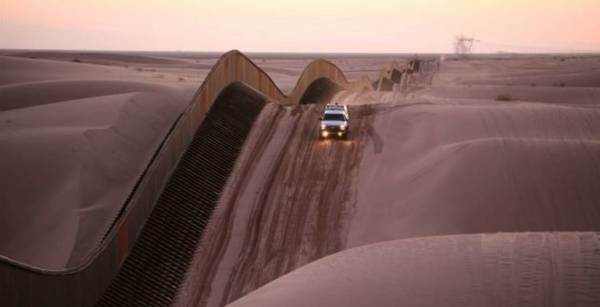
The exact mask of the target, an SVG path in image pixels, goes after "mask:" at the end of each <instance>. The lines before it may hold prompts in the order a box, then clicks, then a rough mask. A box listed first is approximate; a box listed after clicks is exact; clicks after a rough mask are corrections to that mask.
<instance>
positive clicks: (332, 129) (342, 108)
mask: <svg viewBox="0 0 600 307" xmlns="http://www.w3.org/2000/svg"><path fill="white" fill-rule="evenodd" d="M319 124H320V129H319V137H320V138H321V139H328V138H342V139H347V138H348V132H349V125H350V116H348V107H347V106H346V105H339V104H328V105H326V106H325V110H323V115H322V116H321V120H320V123H319Z"/></svg>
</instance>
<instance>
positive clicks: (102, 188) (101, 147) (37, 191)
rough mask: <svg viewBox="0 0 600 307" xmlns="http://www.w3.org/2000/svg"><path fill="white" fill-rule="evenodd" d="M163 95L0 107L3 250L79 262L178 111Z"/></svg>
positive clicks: (28, 258) (29, 259)
mask: <svg viewBox="0 0 600 307" xmlns="http://www.w3.org/2000/svg"><path fill="white" fill-rule="evenodd" d="M168 101H173V98H171V97H169V96H165V95H160V94H155V93H128V94H120V95H108V96H102V97H94V98H86V99H80V100H72V101H66V102H60V103H54V104H48V105H42V106H37V107H32V108H25V109H15V110H11V111H3V113H2V121H0V126H1V127H2V128H1V129H0V147H1V148H3V150H2V159H0V169H2V172H3V176H2V177H1V179H0V186H2V191H3V193H2V195H1V196H0V202H1V203H2V204H3V209H2V210H3V212H4V214H2V215H1V217H0V225H1V226H0V231H2V232H3V233H9V232H10V233H12V234H13V235H11V236H3V237H2V242H0V246H1V247H2V249H3V250H2V254H4V255H7V256H9V257H13V258H15V259H20V260H21V261H24V262H26V263H31V264H34V265H37V266H45V267H50V268H62V267H66V266H67V264H68V263H69V262H73V263H78V262H79V261H81V257H83V256H85V255H86V254H87V253H88V252H89V250H90V249H91V248H94V247H95V246H96V244H97V243H98V242H99V241H100V239H101V237H102V236H103V234H104V232H105V231H107V230H108V227H109V225H110V223H111V221H112V219H113V218H114V217H115V216H116V214H117V212H118V210H119V208H120V207H121V206H122V204H123V201H124V200H125V199H126V198H127V196H128V195H129V193H130V191H131V189H132V187H133V184H134V183H135V181H136V180H137V177H138V176H139V174H140V173H141V171H142V170H143V169H144V168H145V166H146V164H147V163H148V161H149V159H150V157H151V155H152V153H153V149H154V148H156V147H157V146H158V144H159V142H160V139H161V138H160V136H161V135H164V134H165V133H166V132H167V131H168V129H169V127H170V125H171V123H172V122H173V120H174V117H175V116H176V115H177V109H178V108H177V105H176V104H175V103H173V102H172V104H171V105H169V104H166V102H168ZM32 219H33V220H32ZM22 242H29V243H28V244H27V245H26V246H27V247H28V248H24V247H23V243H22ZM45 250H51V251H52V252H49V253H46V252H44V251H45Z"/></svg>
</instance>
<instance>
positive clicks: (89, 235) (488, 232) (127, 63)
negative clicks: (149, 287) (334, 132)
mask: <svg viewBox="0 0 600 307" xmlns="http://www.w3.org/2000/svg"><path fill="white" fill-rule="evenodd" d="M218 56H219V55H218V54H193V53H141V52H137V53H134V52H131V53H110V52H62V51H61V52H57V51H0V67H2V68H3V69H2V71H1V72H0V149H1V150H0V173H1V174H2V175H1V176H0V191H1V192H0V203H1V204H2V206H1V208H0V233H2V234H4V235H2V236H0V255H2V256H5V257H9V258H11V259H14V260H16V261H19V262H22V263H25V264H28V265H31V266H35V267H42V268H47V269H62V268H68V267H72V266H76V265H77V264H80V263H81V262H82V261H84V260H85V258H86V256H88V255H89V253H90V251H91V250H92V248H94V247H95V246H96V245H97V244H98V242H99V241H100V240H101V239H102V237H103V235H104V234H105V233H106V231H107V229H108V228H109V227H110V225H111V223H112V221H113V220H114V218H115V216H116V215H117V214H118V212H119V210H120V209H121V208H122V206H123V204H124V202H125V201H126V199H127V197H128V195H129V193H130V191H131V189H132V187H133V185H134V184H135V182H136V180H137V179H138V177H139V176H140V175H141V173H142V171H143V169H144V168H145V167H146V166H147V164H148V161H149V159H150V158H151V156H152V154H153V153H154V152H155V150H156V149H157V147H158V146H159V144H160V142H161V140H162V139H163V138H164V136H165V135H166V133H167V132H168V129H169V128H170V127H171V125H172V124H173V122H174V121H175V119H176V118H177V116H179V114H181V112H182V111H183V110H184V109H185V107H186V106H187V105H188V103H189V102H190V99H191V97H192V96H193V94H194V92H195V91H196V89H197V88H198V86H199V85H200V83H201V81H202V80H203V79H204V78H205V76H206V75H207V73H208V71H209V70H210V68H211V67H212V65H213V64H214V63H215V61H216V59H217V58H218ZM312 57H313V56H307V55H274V54H257V55H251V58H252V59H253V60H255V61H256V63H257V64H258V65H259V66H261V67H263V68H265V70H266V71H267V72H268V73H269V74H270V75H271V76H272V77H273V79H274V81H275V82H276V83H277V85H278V86H280V87H281V88H282V89H283V90H284V91H286V92H288V91H289V90H290V89H291V88H293V86H294V84H295V83H296V80H297V79H298V77H299V74H300V73H301V71H302V69H303V68H304V67H305V66H306V64H307V63H308V62H309V61H310V60H311V59H312ZM411 57H412V55H411V56H400V55H398V56H393V55H385V56H368V55H362V56H347V55H328V59H330V60H332V61H333V62H334V63H335V64H337V65H339V66H340V67H341V69H342V70H343V71H345V72H347V75H348V77H349V78H350V79H357V78H362V77H364V76H368V77H370V78H372V79H375V78H376V77H377V76H378V75H379V72H380V71H381V69H382V68H384V67H387V65H389V63H391V62H392V61H398V62H406V61H408V60H409V59H410V58H411ZM334 99H335V100H336V101H339V102H342V103H347V104H349V105H350V116H351V119H352V122H351V126H350V131H351V138H350V140H347V141H318V140H317V132H318V125H317V124H316V123H317V119H318V117H319V113H320V111H321V108H322V106H319V105H303V106H295V107H282V106H279V105H276V104H270V105H267V106H266V107H265V108H264V110H263V111H262V113H261V114H260V116H259V119H258V120H257V122H256V123H255V125H254V127H253V129H252V131H251V132H250V135H249V137H248V139H247V140H246V142H245V145H244V147H243V149H242V153H241V155H240V156H239V158H238V160H237V162H236V165H235V167H234V169H233V172H232V174H231V175H230V177H229V180H228V182H227V185H226V187H225V190H224V191H223V193H222V195H221V198H220V200H219V204H218V207H217V208H216V211H215V213H214V214H213V216H212V217H211V220H210V222H209V227H208V229H207V230H206V231H205V233H204V235H203V237H202V241H201V244H200V246H198V248H197V250H196V254H195V257H194V259H193V261H192V265H191V267H190V269H189V270H188V274H187V276H186V280H185V282H184V284H183V285H182V287H181V288H180V290H179V291H178V296H177V300H176V302H175V305H179V306H223V305H227V304H229V303H233V305H235V306H247V305H249V306H259V305H260V306H269V305H271V306H275V305H290V306H295V305H294V304H296V306H331V305H348V306H352V305H354V306H362V305H371V304H372V305H384V306H388V305H389V306H392V305H398V304H407V305H423V306H438V305H440V304H446V305H453V306H481V305H499V306H513V305H519V304H529V305H531V306H548V305H555V306H596V305H600V298H599V297H598V296H597V293H600V290H599V289H600V282H599V280H598V270H599V264H598V261H597V258H598V257H597V252H598V239H597V235H596V234H594V233H593V232H598V231H600V207H599V206H598V204H599V203H600V189H598V188H597V184H596V183H597V182H599V181H600V161H599V160H600V106H599V104H598V102H599V101H600V57H599V56H560V55H544V56H539V55H538V56H511V55H501V56H476V57H473V58H471V59H461V60H456V59H447V60H446V61H443V62H441V63H440V66H439V70H438V69H437V68H436V69H429V70H427V71H424V72H422V73H420V74H417V75H414V76H411V82H410V84H409V86H408V87H407V88H404V89H401V90H398V89H396V91H393V92H361V93H353V92H347V91H342V92H340V93H338V94H337V96H336V97H335V98H334ZM498 233H500V234H498ZM23 242H27V244H23Z"/></svg>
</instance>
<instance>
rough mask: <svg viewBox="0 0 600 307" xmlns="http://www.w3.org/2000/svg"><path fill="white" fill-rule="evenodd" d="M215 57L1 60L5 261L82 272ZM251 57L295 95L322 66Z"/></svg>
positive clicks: (23, 55) (362, 61)
mask: <svg viewBox="0 0 600 307" xmlns="http://www.w3.org/2000/svg"><path fill="white" fill-rule="evenodd" d="M219 56H221V54H211V53H180V52H179V53H156V52H154V53H147V52H77V51H19V50H0V67H2V70H1V71H0V148H1V149H2V150H1V151H0V173H1V174H2V175H1V176H0V191H1V193H0V203H1V204H2V208H0V210H1V212H0V225H1V226H0V232H1V233H3V234H5V235H2V236H0V255H2V256H4V257H8V258H11V259H13V260H15V261H17V262H20V263H23V264H25V265H28V266H33V267H39V268H43V269H50V270H53V269H64V268H71V267H76V266H78V265H80V264H82V263H83V262H84V261H85V260H86V258H87V257H88V256H89V255H90V253H91V251H92V250H93V249H94V248H95V247H96V246H98V244H99V242H100V241H101V240H102V238H103V236H104V235H105V234H106V232H107V230H108V229H109V227H110V225H111V224H112V223H113V221H114V219H115V217H116V216H117V214H118V213H119V210H121V208H122V207H123V205H124V203H125V202H126V200H127V198H128V196H129V194H130V192H131V190H132V188H133V186H134V184H135V182H136V181H137V180H138V178H139V176H140V175H141V174H142V171H143V170H144V169H145V167H146V166H147V164H148V162H149V159H150V158H151V156H152V154H153V153H154V152H155V151H156V150H157V148H158V146H159V144H160V142H161V141H162V140H163V138H164V137H165V135H166V133H167V132H168V129H169V128H170V127H171V125H172V124H173V123H174V121H175V119H176V118H177V117H178V116H179V114H181V113H182V112H183V110H184V109H185V108H186V106H187V105H188V104H189V103H190V100H191V98H192V96H193V94H194V93H195V92H196V90H197V89H198V87H199V86H200V84H201V83H202V81H203V80H204V78H205V77H206V75H207V74H208V72H209V70H210V69H211V68H212V66H213V65H214V63H215V62H216V60H217V59H218V57H219ZM255 57H256V62H257V63H258V64H259V65H263V66H264V67H265V69H266V70H267V72H269V74H270V75H271V76H272V77H273V78H274V80H275V82H277V84H278V86H280V87H281V88H282V89H284V90H286V91H288V90H291V88H293V86H294V85H295V84H296V82H297V80H298V77H299V75H300V73H301V71H302V70H303V69H304V67H305V66H306V65H307V64H308V63H309V62H310V61H311V60H313V59H315V58H316V57H318V56H315V55H309V56H305V55H302V56H289V55H276V54H264V55H260V54H257V55H255ZM342 62H346V63H349V64H350V65H353V64H352V63H353V62H356V63H359V64H358V65H362V66H365V65H366V67H369V68H368V70H370V71H378V70H380V69H381V68H382V67H383V66H384V65H385V63H386V62H387V58H385V57H382V58H381V59H380V58H379V57H375V59H370V58H364V57H360V58H358V59H352V58H344V59H343V60H342ZM24 242H27V244H24Z"/></svg>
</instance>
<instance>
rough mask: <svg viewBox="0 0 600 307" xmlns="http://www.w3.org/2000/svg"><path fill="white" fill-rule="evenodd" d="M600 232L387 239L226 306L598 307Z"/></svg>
mask: <svg viewBox="0 0 600 307" xmlns="http://www.w3.org/2000/svg"><path fill="white" fill-rule="evenodd" d="M599 248H600V240H599V237H598V234H596V233H568V232H567V233H519V234H490V235H462V236H444V237H432V238H421V239H410V240H398V241H389V242H383V243H377V244H373V245H367V246H363V247H360V248H355V249H350V250H347V251H344V252H341V253H338V254H334V255H332V256H329V257H326V258H323V259H321V260H318V261H316V262H314V263H311V264H309V265H307V266H305V267H302V268H300V269H298V270H296V271H294V272H292V273H290V274H288V275H286V276H284V277H282V278H280V279H278V280H275V281H273V282H271V283H269V284H267V285H265V286H264V287H262V288H260V289H258V290H256V291H255V292H253V293H251V294H250V295H248V296H246V297H243V298H241V299H239V300H238V301H236V302H234V303H232V304H230V305H228V306H232V307H233V306H244V307H251V306H261V307H268V306H461V307H463V306H539V307H545V306H590V307H592V306H597V305H598V303H599V302H600V291H599V290H600V279H599V278H598V274H599V273H600V257H598V255H597V254H598V249H599Z"/></svg>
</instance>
